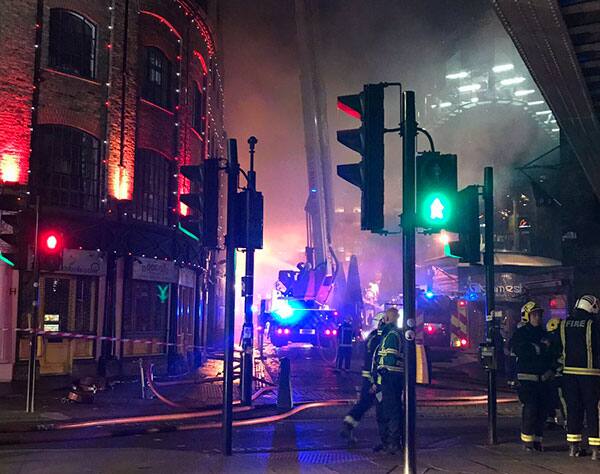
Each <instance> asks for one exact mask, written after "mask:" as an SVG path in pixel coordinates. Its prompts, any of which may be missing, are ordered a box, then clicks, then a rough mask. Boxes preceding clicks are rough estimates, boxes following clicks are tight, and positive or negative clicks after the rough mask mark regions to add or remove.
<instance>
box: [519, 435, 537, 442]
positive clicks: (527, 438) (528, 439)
mask: <svg viewBox="0 0 600 474" xmlns="http://www.w3.org/2000/svg"><path fill="white" fill-rule="evenodd" d="M521 441H523V442H524V443H533V442H534V441H535V436H533V435H527V434H524V433H521Z"/></svg>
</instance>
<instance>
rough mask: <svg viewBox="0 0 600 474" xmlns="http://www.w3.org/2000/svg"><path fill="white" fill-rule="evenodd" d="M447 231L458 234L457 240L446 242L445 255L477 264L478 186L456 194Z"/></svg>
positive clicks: (479, 253)
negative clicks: (453, 211)
mask: <svg viewBox="0 0 600 474" xmlns="http://www.w3.org/2000/svg"><path fill="white" fill-rule="evenodd" d="M448 230H450V231H452V232H456V233H458V240H455V241H452V242H448V245H447V247H446V249H445V250H446V251H445V253H446V255H447V256H449V257H454V258H460V261H461V262H466V263H479V261H480V259H481V251H480V245H479V244H480V235H479V186H477V185H471V186H467V187H466V188H464V189H463V190H462V191H459V192H458V193H457V195H456V210H455V213H454V219H453V221H452V223H451V224H450V226H449V227H448Z"/></svg>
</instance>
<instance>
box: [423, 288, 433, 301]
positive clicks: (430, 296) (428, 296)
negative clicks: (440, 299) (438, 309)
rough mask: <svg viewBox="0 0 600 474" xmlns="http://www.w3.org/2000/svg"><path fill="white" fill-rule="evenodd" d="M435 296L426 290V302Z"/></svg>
mask: <svg viewBox="0 0 600 474" xmlns="http://www.w3.org/2000/svg"><path fill="white" fill-rule="evenodd" d="M434 296H435V293H434V292H433V291H431V290H428V291H426V292H425V298H427V299H428V300H430V299H431V298H433V297H434Z"/></svg>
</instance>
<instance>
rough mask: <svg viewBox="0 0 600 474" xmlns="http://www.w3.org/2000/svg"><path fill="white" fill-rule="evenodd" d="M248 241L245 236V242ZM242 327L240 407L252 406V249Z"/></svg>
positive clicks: (252, 184)
mask: <svg viewBox="0 0 600 474" xmlns="http://www.w3.org/2000/svg"><path fill="white" fill-rule="evenodd" d="M257 143H258V140H257V139H256V137H250V138H249V139H248V145H250V170H249V171H248V189H250V191H256V172H255V171H254V147H255V146H256V144H257ZM246 219H250V200H249V199H248V200H246ZM251 225H252V223H251V222H248V223H247V225H246V233H247V234H249V233H250V226H251ZM249 241H250V237H249V235H246V242H249ZM243 289H244V327H243V328H242V361H241V373H242V377H241V382H240V384H241V387H240V388H241V393H242V405H246V406H250V405H252V375H253V365H254V357H253V356H254V323H253V320H252V319H253V312H252V305H253V304H254V249H253V248H247V249H246V276H245V277H244V285H243Z"/></svg>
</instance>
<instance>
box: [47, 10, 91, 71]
mask: <svg viewBox="0 0 600 474" xmlns="http://www.w3.org/2000/svg"><path fill="white" fill-rule="evenodd" d="M95 61H96V27H95V26H94V25H93V24H92V23H90V22H89V21H88V20H86V19H85V18H84V17H82V16H81V15H79V14H77V13H75V12H72V11H70V10H63V9H62V8H53V9H52V10H50V42H49V48H48V65H49V66H50V67H52V68H54V69H58V70H60V71H63V72H68V73H69V74H76V75H78V76H82V77H87V78H93V77H94V76H95V67H94V66H95Z"/></svg>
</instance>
